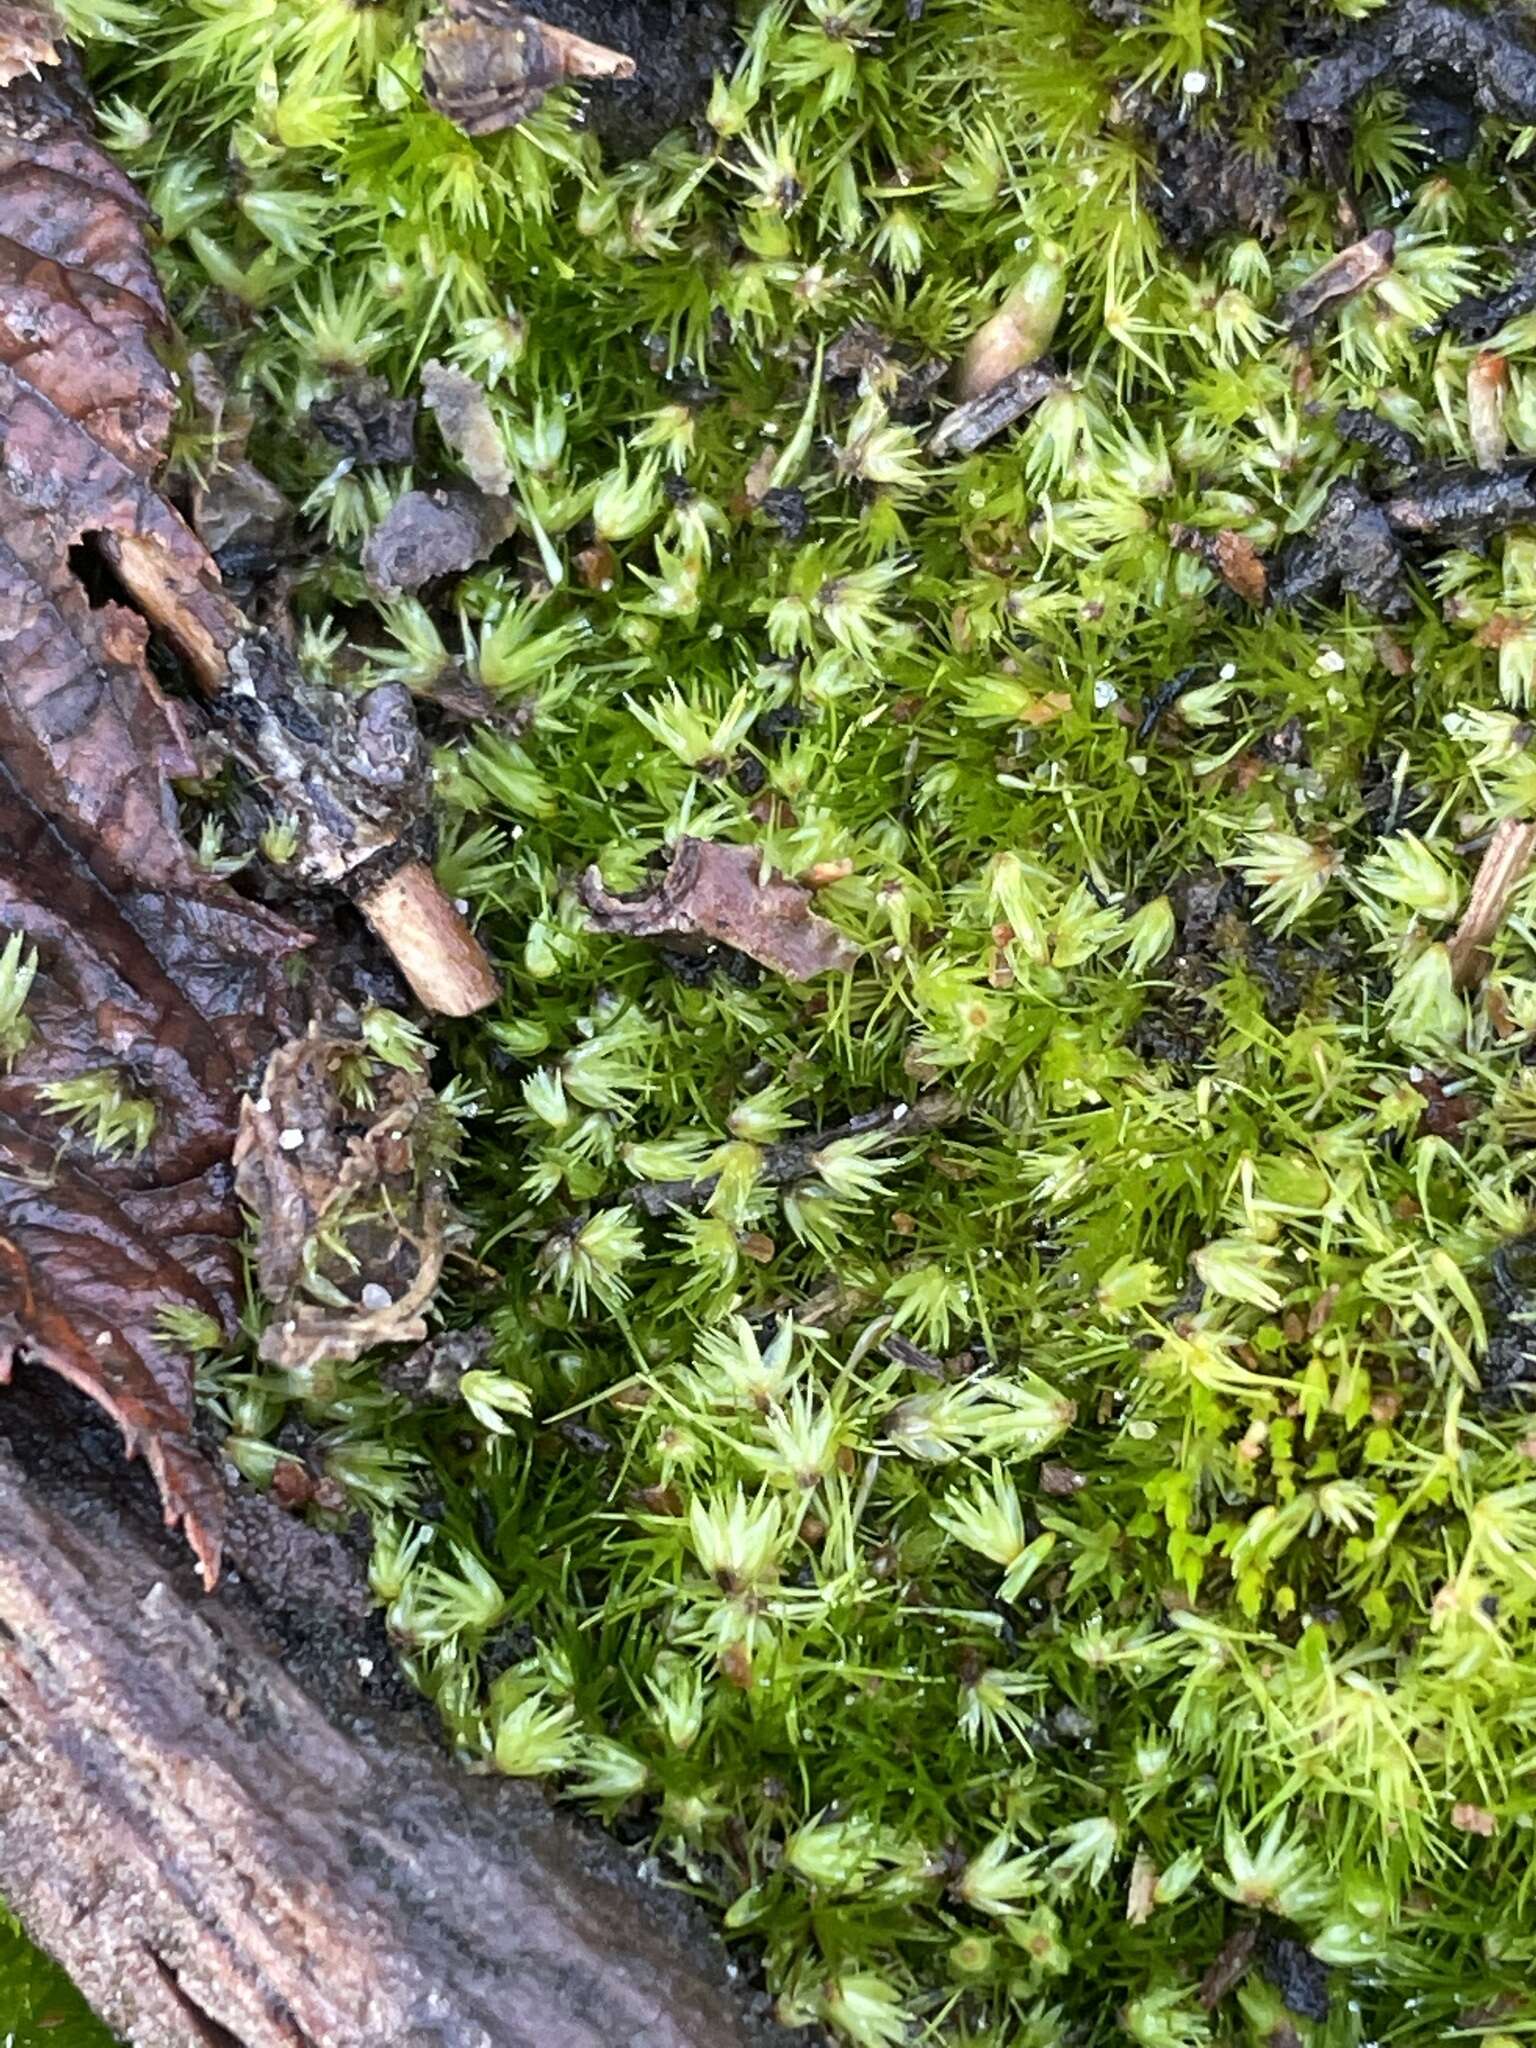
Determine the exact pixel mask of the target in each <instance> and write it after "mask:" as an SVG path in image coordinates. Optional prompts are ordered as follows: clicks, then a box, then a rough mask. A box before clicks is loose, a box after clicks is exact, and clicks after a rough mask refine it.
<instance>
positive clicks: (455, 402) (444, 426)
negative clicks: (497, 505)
mask: <svg viewBox="0 0 1536 2048" xmlns="http://www.w3.org/2000/svg"><path fill="white" fill-rule="evenodd" d="M421 392H422V398H423V401H424V402H425V404H426V407H427V410H428V411H429V412H431V413H434V414H435V415H436V418H437V427H438V432H439V433H440V434H441V435H442V437H443V439H444V441H445V442H446V443H447V444H448V446H449V447H450V448H451V449H452V450H453V452H454V454H455V455H457V456H458V458H459V460H460V461H461V462H462V463H463V465H464V467H465V469H466V470H467V471H468V473H469V477H470V480H471V481H472V482H473V484H474V486H475V488H476V489H477V490H480V491H484V492H485V493H486V494H487V495H488V496H490V497H493V498H504V497H505V496H506V495H507V493H508V491H510V490H511V488H512V464H511V462H510V461H509V460H508V458H507V450H506V445H505V443H504V442H503V440H502V438H501V430H500V428H499V427H498V426H497V424H496V416H495V414H494V413H493V412H492V411H491V406H490V400H489V399H488V398H487V397H486V395H485V388H484V386H483V385H480V384H477V383H476V382H475V380H474V378H473V377H466V376H465V375H464V372H463V371H462V370H455V369H453V368H451V367H450V366H449V365H448V364H446V363H439V362H430V363H428V364H426V365H425V367H424V368H423V370H422V373H421Z"/></svg>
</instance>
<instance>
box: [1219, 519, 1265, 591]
mask: <svg viewBox="0 0 1536 2048" xmlns="http://www.w3.org/2000/svg"><path fill="white" fill-rule="evenodd" d="M1211 561H1212V563H1213V564H1214V566H1215V568H1216V571H1217V573H1218V574H1219V575H1220V577H1221V580H1222V582H1223V583H1225V584H1226V586H1227V588H1228V589H1229V590H1235V591H1236V592H1237V595H1238V596H1239V597H1240V598H1242V599H1243V601H1244V602H1245V603H1246V604H1251V605H1262V604H1263V602H1264V600H1265V598H1266V597H1267V596H1268V595H1269V573H1268V571H1267V570H1266V569H1265V567H1264V561H1263V557H1262V556H1261V555H1260V553H1259V551H1258V549H1257V548H1256V547H1255V546H1254V544H1253V542H1252V541H1251V540H1249V538H1248V536H1247V535H1246V534H1244V533H1234V532H1232V531H1231V529H1230V528H1223V530H1222V531H1221V532H1220V533H1218V534H1216V535H1215V536H1214V538H1213V539H1212V541H1211Z"/></svg>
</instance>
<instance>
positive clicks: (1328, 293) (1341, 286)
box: [1285, 228, 1397, 333]
mask: <svg viewBox="0 0 1536 2048" xmlns="http://www.w3.org/2000/svg"><path fill="white" fill-rule="evenodd" d="M1396 250H1397V237H1396V236H1395V235H1394V234H1393V232H1392V230H1391V229H1390V228H1373V229H1372V231H1371V232H1370V234H1368V235H1365V236H1362V238H1361V239H1360V240H1359V241H1358V242H1351V243H1350V245H1349V247H1348V248H1347V249H1341V250H1340V251H1339V253H1338V255H1337V256H1334V257H1331V258H1330V259H1329V261H1328V262H1327V263H1325V264H1323V266H1322V267H1321V269H1319V270H1314V271H1313V273H1312V275H1311V276H1310V277H1309V278H1306V279H1305V280H1304V281H1303V282H1302V283H1301V284H1299V285H1297V287H1296V289H1295V290H1294V291H1293V292H1292V293H1291V294H1290V295H1289V297H1288V298H1287V299H1286V301H1285V321H1286V324H1287V325H1288V326H1289V327H1290V328H1291V330H1292V332H1293V333H1294V332H1295V331H1296V330H1297V329H1302V330H1304V329H1306V328H1307V327H1308V326H1310V325H1311V323H1312V322H1313V321H1314V320H1315V319H1316V318H1317V317H1318V315H1319V314H1320V313H1323V312H1325V311H1326V310H1327V309H1328V308H1329V307H1330V306H1338V305H1342V304H1343V303H1344V301H1345V300H1346V299H1352V298H1354V297H1356V296H1357V294H1359V293H1360V292H1363V291H1364V290H1365V289H1366V287H1367V286H1368V285H1373V284H1374V283H1375V282H1376V280H1377V279H1378V278H1379V277H1385V276H1386V274H1387V272H1388V271H1389V270H1390V269H1391V268H1392V259H1393V256H1394V255H1395V253H1396Z"/></svg>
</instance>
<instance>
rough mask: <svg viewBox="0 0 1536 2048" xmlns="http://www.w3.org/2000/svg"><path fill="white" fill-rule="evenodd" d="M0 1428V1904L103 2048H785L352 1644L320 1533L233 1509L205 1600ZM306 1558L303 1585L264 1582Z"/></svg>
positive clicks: (43, 1454)
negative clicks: (302, 1635) (290, 1624)
mask: <svg viewBox="0 0 1536 2048" xmlns="http://www.w3.org/2000/svg"><path fill="white" fill-rule="evenodd" d="M47 1398H49V1399H56V1398H58V1397H56V1396H53V1395H51V1394H50V1395H48V1396H47ZM31 1399H32V1396H31V1394H30V1393H29V1394H28V1397H27V1400H26V1401H23V1400H22V1399H21V1397H18V1400H17V1407H16V1409H15V1411H14V1413H15V1415H16V1416H17V1417H20V1416H22V1415H24V1414H25V1413H26V1412H27V1410H28V1406H29V1403H30V1401H31ZM102 1434H103V1438H104V1442H105V1444H106V1456H107V1457H109V1456H110V1438H109V1437H108V1436H107V1434H106V1432H105V1431H103V1432H102ZM16 1441H17V1443H18V1445H19V1446H20V1447H21V1449H22V1451H23V1455H24V1460H25V1463H24V1466H23V1463H21V1462H19V1461H18V1459H17V1457H16V1456H13V1454H12V1452H11V1451H9V1450H6V1449H4V1448H3V1447H0V1530H3V1532H4V1533H3V1536H0V1895H3V1896H4V1897H6V1898H7V1899H8V1900H9V1901H10V1902H11V1904H12V1905H13V1907H14V1908H15V1910H16V1911H17V1912H18V1913H19V1915H20V1916H21V1918H22V1919H23V1921H24V1922H25V1923H26V1925H27V1927H28V1929H29V1931H30V1932H31V1933H32V1935H33V1937H34V1939H36V1940H38V1941H39V1942H40V1943H41V1944H42V1945H43V1946H44V1947H46V1948H47V1949H49V1950H50V1951H51V1953H52V1954H54V1955H55V1956H56V1957H57V1958H58V1960H59V1961H60V1962H61V1963H62V1964H63V1965H64V1967H65V1968H66V1969H67V1970H68V1971H69V1972H70V1974H71V1975H72V1976H73V1977H74V1979H75V1981H76V1982H77V1983H78V1984H79V1986H80V1988H81V1990H82V1991H83V1992H84V1993H85V1995H86V1997H87V1998H88V1999H89V2000H90V2001H91V2003H92V2004H93V2006H95V2008H96V2009H97V2011H98V2012H100V2013H101V2015H102V2017H103V2018H104V2019H105V2020H106V2021H107V2022H108V2024H109V2025H111V2026H112V2027H113V2028H115V2029H116V2030H117V2031H118V2032H119V2033H120V2034H121V2035H122V2036H123V2037H124V2038H125V2040H126V2041H128V2042H129V2043H131V2044H133V2048H210V2044H221V2048H231V2044H233V2048H386V2044H387V2048H525V2044H526V2048H534V2044H537V2048H764V2044H767V2043H769V2042H771V2041H774V2040H779V2041H784V2040H787V2038H788V2037H786V2036H784V2035H782V2034H780V2033H779V2032H778V2030H776V2029H774V2028H773V2027H771V2026H770V2025H769V2024H768V2023H767V2022H766V2021H764V2020H763V2019H762V2018H761V2016H760V2013H759V2012H758V2011H756V2010H754V2009H753V2007H752V2006H751V2004H750V2003H749V2001H748V1999H747V1998H746V1997H744V1996H743V1995H741V1994H740V1993H739V1992H738V1990H737V1988H736V1987H735V1986H734V1985H733V1984H732V1982H731V1981H730V1977H729V1976H728V1973H727V1967H726V1964H725V1961H724V1957H723V1953H722V1952H721V1951H719V1950H718V1949H717V1948H716V1947H715V1945H714V1944H713V1943H712V1942H710V1941H709V1940H708V1939H707V1938H706V1937H705V1936H704V1935H702V1934H701V1932H700V1931H699V1928H698V1926H697V1924H696V1923H695V1921H694V1920H693V1918H692V1915H691V1913H690V1912H689V1911H688V1910H687V1908H686V1907H685V1906H684V1905H683V1904H682V1902H681V1901H680V1900H678V1899H676V1898H675V1897H673V1896H671V1895H670V1894H668V1893H666V1892H664V1891H661V1890H658V1889H655V1888H652V1887H647V1886H645V1885H643V1884H642V1883H640V1882H639V1881H638V1879H637V1877H636V1875H635V1871H634V1866H633V1864H632V1862H631V1861H630V1860H629V1859H628V1858H627V1857H626V1856H625V1854H624V1852H623V1851H622V1850H620V1849H619V1848H617V1846H616V1845H614V1844H612V1843H611V1842H609V1841H608V1840H606V1839H605V1838H603V1837H601V1836H599V1835H597V1834H596V1833H595V1832H589V1831H586V1830H584V1829H582V1828H580V1827H579V1826H577V1825H576V1824H575V1823H573V1822H570V1821H568V1820H566V1819H565V1818H564V1817H563V1816H560V1815H557V1814H554V1813H552V1812H551V1811H550V1810H549V1809H548V1808H547V1806H546V1805H545V1803H544V1802H543V1800H542V1799H541V1798H540V1797H539V1796H538V1795H537V1794H536V1793H534V1792H532V1791H531V1790H529V1789H528V1788H526V1787H520V1786H515V1785H510V1784H508V1783H506V1782H505V1781H501V1780H494V1779H489V1778H477V1777H473V1776H471V1775H470V1774H468V1773H467V1772H465V1771H464V1770H462V1769H461V1768H459V1767H458V1766H455V1765H453V1764H452V1763H451V1762H450V1761H449V1760H448V1759H447V1758H446V1757H444V1756H442V1755H441V1754H440V1753H439V1752H438V1751H437V1750H436V1749H435V1747H434V1746H433V1744H432V1743H431V1741H430V1740H429V1739H428V1737H427V1736H426V1734H425V1733H424V1732H423V1731H422V1729H421V1728H420V1726H419V1723H418V1720H417V1715H416V1712H415V1709H414V1706H413V1704H412V1703H410V1702H407V1701H403V1700H402V1699H401V1698H400V1697H399V1694H398V1689H397V1688H396V1686H395V1681H394V1677H393V1673H392V1672H391V1671H390V1670H389V1668H388V1659H387V1655H386V1656H384V1657H381V1658H380V1659H379V1660H378V1668H377V1669H374V1668H373V1660H372V1659H370V1658H367V1657H364V1658H362V1659H361V1660H359V1658H358V1656H357V1645H358V1641H359V1640H360V1639H362V1640H367V1635H366V1630H367V1629H370V1628H375V1627H376V1624H375V1623H374V1622H372V1621H371V1620H370V1619H369V1617H368V1615H367V1602H366V1595H365V1594H363V1592H362V1589H361V1586H360V1584H353V1583H351V1582H350V1581H349V1579H348V1574H347V1573H346V1572H340V1573H338V1572H337V1571H336V1569H335V1556H337V1555H342V1554H343V1551H344V1546H341V1545H339V1544H338V1543H337V1540H336V1539H334V1538H325V1537H320V1536H317V1535H315V1534H314V1532H311V1531H307V1530H305V1529H303V1528H302V1526H301V1525H294V1524H291V1523H288V1522H287V1521H286V1520H285V1518H284V1517H283V1516H282V1515H281V1514H280V1513H279V1512H278V1511H277V1510H276V1509H273V1508H271V1506H270V1504H269V1503H267V1502H265V1501H262V1500H260V1499H259V1498H256V1497H253V1496H249V1495H244V1496H242V1497H241V1499H240V1502H239V1503H238V1512H235V1511H234V1510H233V1508H232V1530H231V1539H230V1544H229V1552H228V1556H229V1564H230V1572H229V1584H228V1586H227V1587H226V1589H225V1590H223V1591H221V1592H220V1593H219V1594H217V1595H215V1596H213V1597H208V1596H205V1595H203V1594H202V1593H201V1592H200V1591H198V1589H197V1584H196V1580H195V1578H193V1576H192V1574H191V1572H190V1570H189V1569H188V1567H187V1566H186V1564H185V1562H184V1559H183V1557H182V1554H181V1552H180V1551H179V1549H178V1548H177V1546H176V1544H175V1542H174V1539H168V1538H167V1539H163V1540H162V1538H161V1536H160V1532H158V1531H156V1530H154V1529H153V1527H152V1526H149V1527H144V1526H141V1525H140V1522H139V1515H138V1509H137V1506H136V1505H135V1503H136V1501H137V1497H138V1494H139V1492H140V1489H137V1488H128V1487H126V1486H125V1485H124V1484H123V1483H122V1477H121V1475H118V1484H117V1485H116V1486H115V1487H114V1486H113V1485H112V1484H111V1482H110V1481H105V1480H104V1481H103V1482H102V1483H100V1484H97V1483H96V1482H94V1481H91V1480H89V1479H85V1480H83V1479H82V1478H81V1476H80V1473H79V1471H78V1469H75V1468H74V1467H73V1466H72V1465H71V1460H75V1461H76V1462H78V1458H79V1455H80V1453H79V1449H78V1445H76V1444H73V1443H71V1444H70V1445H69V1446H68V1448H67V1449H66V1451H65V1452H64V1453H63V1454H62V1457H61V1459H60V1461H59V1466H58V1469H57V1470H55V1471H53V1472H51V1473H50V1472H49V1471H48V1470H47V1469H46V1468H47V1465H48V1452H47V1449H46V1447H44V1449H42V1450H41V1451H40V1450H39V1449H38V1448H37V1447H36V1445H33V1446H32V1447H30V1448H28V1447H27V1446H26V1445H25V1443H24V1442H23V1440H22V1438H21V1437H20V1436H18V1437H17V1438H16ZM152 1513H153V1510H152V1507H151V1508H150V1509H149V1511H148V1514H149V1515H152ZM147 1519H148V1516H146V1520H147ZM304 1544H312V1545H315V1546H318V1547H319V1549H320V1552H321V1553H322V1565H323V1567H324V1571H325V1572H329V1573H331V1576H332V1580H333V1581H334V1586H333V1589H332V1591H330V1592H327V1591H326V1590H325V1585H326V1583H327V1582H326V1581H325V1579H324V1575H323V1573H322V1575H321V1579H320V1581H319V1583H320V1586H321V1590H320V1591H318V1592H317V1591H316V1590H315V1587H314V1586H313V1585H310V1584H308V1583H307V1582H306V1583H305V1584H302V1585H300V1584H296V1583H290V1584H288V1585H287V1586H286V1588H285V1587H284V1586H283V1585H282V1584H281V1583H279V1582H280V1581H281V1580H282V1579H283V1577H284V1574H285V1573H286V1574H288V1576H289V1578H290V1580H291V1579H292V1577H293V1573H294V1565H293V1554H294V1548H295V1545H299V1546H303V1545H304ZM327 1546H329V1551H327V1549H326V1547H327ZM333 1553H334V1555H333ZM327 1557H329V1559H330V1561H329V1563H327V1562H326V1561H325V1560H326V1558H327ZM309 1570H310V1566H309V1564H307V1563H306V1564H304V1566H303V1570H302V1572H301V1573H300V1576H301V1577H302V1576H303V1574H304V1573H307V1572H309ZM337 1589H339V1590H337ZM285 1602H286V1603H287V1604H288V1606H289V1608H290V1609H291V1610H293V1611H294V1613H295V1614H296V1615H297V1613H298V1610H299V1609H301V1608H302V1609H304V1610H305V1611H304V1612H303V1614H302V1615H301V1616H298V1626H299V1627H300V1629H301V1631H302V1629H304V1628H306V1627H307V1628H308V1630H309V1636H308V1639H307V1640H306V1641H303V1642H300V1643H299V1644H298V1646H297V1647H295V1646H294V1644H292V1643H290V1644H289V1645H288V1646H286V1651H285V1661H284V1660H280V1658H279V1657H278V1656H276V1655H274V1654H273V1647H272V1644H271V1642H270V1640H269V1638H268V1631H269V1629H270V1628H271V1627H272V1625H273V1620H274V1614H275V1612H276V1610H277V1608H278V1607H281V1606H282V1605H283V1604H284V1603H285ZM360 1631H362V1632H363V1633H362V1635H361V1638H360ZM339 1661H344V1662H345V1665H346V1667H347V1668H346V1670H345V1671H344V1672H341V1673H340V1674H339V1677H338V1675H337V1672H336V1666H337V1664H338V1662H339ZM364 1666H367V1667H369V1673H370V1674H371V1675H365V1676H364V1677H363V1678H359V1676H358V1675H357V1673H358V1672H359V1671H361V1670H362V1669H363V1667H364ZM354 1667H356V1669H354ZM327 1670H328V1671H329V1672H330V1673H331V1676H332V1678H335V1679H336V1683H335V1685H334V1686H332V1684H331V1683H330V1682H329V1681H328V1680H322V1679H321V1678H320V1677H319V1676H318V1674H320V1673H322V1672H325V1671H327ZM800 2038H802V2039H803V2037H800Z"/></svg>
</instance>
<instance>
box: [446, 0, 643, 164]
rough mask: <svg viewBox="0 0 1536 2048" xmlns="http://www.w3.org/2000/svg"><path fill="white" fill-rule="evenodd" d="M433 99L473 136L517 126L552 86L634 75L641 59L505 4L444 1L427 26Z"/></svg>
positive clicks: (495, 0)
mask: <svg viewBox="0 0 1536 2048" xmlns="http://www.w3.org/2000/svg"><path fill="white" fill-rule="evenodd" d="M421 48H422V57H423V83H424V85H425V87H426V94H427V98H428V100H429V102H430V103H431V104H432V105H433V106H434V107H436V109H437V110H438V112H439V113H440V114H445V115H446V116H447V118H448V119H449V120H450V121H452V122H453V124H454V125H455V127H458V128H462V129H463V130H464V132H465V134H466V135H494V134H496V133H497V132H498V131H499V130H501V129H503V128H513V127H516V125H517V124H518V122H519V121H526V120H527V118H528V116H529V115H530V114H531V113H534V112H535V111H536V110H537V109H538V108H539V107H541V106H542V105H543V104H544V96H545V94H546V93H547V92H548V91H549V89H550V88H551V86H555V85H564V84H565V83H567V81H572V80H576V79H595V78H633V77H634V75H635V60H634V58H633V57H630V56H627V55H626V54H625V53H624V52H623V51H622V50H609V49H605V48H604V47H603V45H602V44H601V43H591V42H588V41H587V39H586V37H585V36H579V35H573V34H572V33H571V32H570V30H568V29H563V28H556V27H554V26H553V25H552V24H551V23H549V22H547V21H540V20H539V19H538V17H537V16H535V15H532V14H527V13H525V12H524V11H523V10H522V8H520V7H510V6H508V5H506V4H505V0H443V6H442V11H441V12H440V13H438V14H436V15H433V16H432V17H431V18H430V19H429V20H427V21H425V22H423V24H422V27H421Z"/></svg>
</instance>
